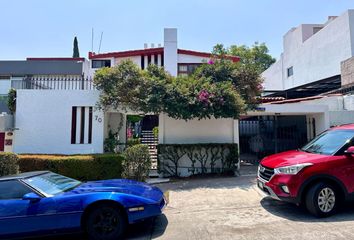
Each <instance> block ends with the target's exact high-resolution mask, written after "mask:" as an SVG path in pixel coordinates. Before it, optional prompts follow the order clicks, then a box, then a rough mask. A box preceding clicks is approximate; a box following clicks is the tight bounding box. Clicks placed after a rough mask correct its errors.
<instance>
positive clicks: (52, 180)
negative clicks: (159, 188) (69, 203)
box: [23, 173, 81, 197]
mask: <svg viewBox="0 0 354 240" xmlns="http://www.w3.org/2000/svg"><path fill="white" fill-rule="evenodd" d="M23 181H24V182H25V183H27V184H28V185H30V186H31V187H32V188H34V189H37V190H38V191H39V192H41V193H43V194H45V195H46V196H48V197H49V196H54V195H57V194H59V193H63V192H65V191H69V190H71V189H73V188H75V187H77V186H79V185H80V184H81V182H80V181H78V180H75V179H72V178H68V177H65V176H62V175H59V174H56V173H45V174H42V175H37V176H34V177H30V178H26V179H24V180H23Z"/></svg>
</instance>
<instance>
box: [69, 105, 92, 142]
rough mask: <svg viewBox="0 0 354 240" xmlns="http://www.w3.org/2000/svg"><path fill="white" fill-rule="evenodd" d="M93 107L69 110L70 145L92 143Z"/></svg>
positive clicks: (75, 107) (74, 107)
mask: <svg viewBox="0 0 354 240" xmlns="http://www.w3.org/2000/svg"><path fill="white" fill-rule="evenodd" d="M92 119H93V107H77V106H73V107H72V109H71V144H85V143H86V144H87V143H88V144H91V143H92Z"/></svg>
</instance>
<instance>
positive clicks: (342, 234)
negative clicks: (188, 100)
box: [127, 176, 354, 240]
mask: <svg viewBox="0 0 354 240" xmlns="http://www.w3.org/2000/svg"><path fill="white" fill-rule="evenodd" d="M159 187H160V188H162V189H163V190H170V201H171V202H170V205H169V206H168V207H167V208H166V210H165V215H164V216H161V217H159V218H157V219H155V221H150V222H146V223H143V224H142V225H137V226H134V228H131V229H130V230H129V232H128V234H127V237H128V239H203V240H207V239H223V240H225V239H272V240H274V239H296V240H299V239H354V207H352V206H351V205H353V203H352V204H348V206H345V207H343V209H342V210H340V211H339V213H338V214H337V215H335V216H333V217H330V218H326V219H317V218H314V217H312V216H311V215H309V214H308V213H307V212H306V211H305V210H303V209H302V208H299V207H297V206H294V205H291V204H287V203H282V202H278V201H275V200H272V199H270V198H263V196H262V195H261V194H260V193H259V192H258V191H257V190H256V185H255V177H254V176H243V177H237V178H234V177H232V178H231V177H230V178H209V179H197V180H184V181H179V182H175V183H167V184H160V185H159Z"/></svg>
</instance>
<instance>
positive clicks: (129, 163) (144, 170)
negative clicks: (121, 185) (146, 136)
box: [122, 144, 151, 181]
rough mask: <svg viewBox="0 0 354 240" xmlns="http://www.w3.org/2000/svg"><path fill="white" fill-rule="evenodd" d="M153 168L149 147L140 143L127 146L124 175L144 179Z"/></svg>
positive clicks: (138, 179) (139, 179)
mask: <svg viewBox="0 0 354 240" xmlns="http://www.w3.org/2000/svg"><path fill="white" fill-rule="evenodd" d="M150 168H151V159H150V154H149V147H148V146H147V145H143V144H138V145H134V146H132V147H129V148H127V149H126V150H125V151H124V160H123V174H122V175H123V177H124V178H130V179H135V180H137V181H144V180H145V179H146V178H147V177H148V175H149V171H150Z"/></svg>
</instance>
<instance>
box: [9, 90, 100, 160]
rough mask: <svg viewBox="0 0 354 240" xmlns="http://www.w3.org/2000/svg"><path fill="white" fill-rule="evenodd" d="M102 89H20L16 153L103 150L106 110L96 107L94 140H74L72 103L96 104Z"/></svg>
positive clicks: (17, 108) (60, 152) (79, 152)
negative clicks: (87, 142)
mask: <svg viewBox="0 0 354 240" xmlns="http://www.w3.org/2000/svg"><path fill="white" fill-rule="evenodd" d="M98 96H99V92H98V91H83V90H18V91H17V102H16V121H15V127H16V128H18V129H19V130H16V131H15V135H14V149H13V150H14V152H16V153H58V154H86V153H101V152H102V151H103V134H104V131H103V125H104V117H103V114H102V112H99V111H94V113H93V121H92V124H93V126H92V144H71V118H72V117H71V115H72V106H95V105H96V102H97V100H98Z"/></svg>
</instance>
